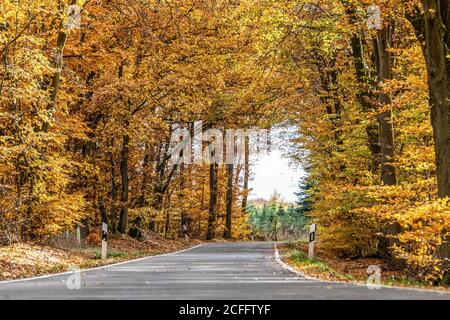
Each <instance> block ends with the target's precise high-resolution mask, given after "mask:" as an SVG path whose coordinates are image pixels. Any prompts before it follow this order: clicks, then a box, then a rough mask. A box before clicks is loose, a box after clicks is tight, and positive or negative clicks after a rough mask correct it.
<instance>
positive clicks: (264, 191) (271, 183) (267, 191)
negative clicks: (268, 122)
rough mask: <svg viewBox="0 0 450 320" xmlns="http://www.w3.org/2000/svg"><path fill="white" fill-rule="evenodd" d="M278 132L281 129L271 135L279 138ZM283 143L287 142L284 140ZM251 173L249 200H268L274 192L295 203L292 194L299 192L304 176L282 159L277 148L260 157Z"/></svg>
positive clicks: (298, 167)
mask: <svg viewBox="0 0 450 320" xmlns="http://www.w3.org/2000/svg"><path fill="white" fill-rule="evenodd" d="M280 130H283V129H277V130H276V131H275V132H274V133H273V134H274V135H278V136H279V135H280V133H281V131H280ZM271 136H272V135H271ZM282 139H283V138H282ZM283 141H284V142H286V141H287V140H286V139H285V138H284V140H283ZM253 161H255V160H252V162H253ZM251 173H252V181H250V188H252V191H251V193H250V195H249V199H250V200H255V199H259V198H262V199H266V200H268V199H269V198H270V196H271V195H272V194H273V193H274V192H275V191H277V192H278V193H280V194H281V196H282V198H283V199H284V200H285V201H288V202H295V201H296V200H297V197H296V196H295V194H294V193H295V192H298V191H299V187H298V185H299V182H300V180H301V178H302V177H303V176H304V171H303V169H302V167H300V166H296V165H291V164H290V163H289V159H287V158H284V157H283V153H282V151H280V150H279V149H278V148H275V149H274V150H272V151H271V152H270V153H269V154H268V155H264V156H262V157H261V156H260V157H259V159H257V161H256V164H255V165H253V166H252V168H251Z"/></svg>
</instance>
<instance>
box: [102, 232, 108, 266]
mask: <svg viewBox="0 0 450 320" xmlns="http://www.w3.org/2000/svg"><path fill="white" fill-rule="evenodd" d="M107 241H108V225H107V224H106V223H103V224H102V260H105V259H106V257H107V255H108V253H107V252H108V242H107Z"/></svg>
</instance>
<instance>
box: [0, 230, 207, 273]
mask: <svg viewBox="0 0 450 320" xmlns="http://www.w3.org/2000/svg"><path fill="white" fill-rule="evenodd" d="M199 243H200V241H198V240H191V241H190V242H189V243H186V242H185V241H184V239H179V240H168V239H164V238H163V237H160V236H158V235H156V234H152V235H146V236H145V237H144V240H143V241H137V240H135V239H133V238H131V237H129V236H112V237H110V239H109V241H108V258H107V259H106V260H101V259H100V251H101V248H100V245H99V244H90V245H85V246H69V247H60V246H54V245H48V244H42V243H23V242H22V243H14V244H12V245H9V246H0V281H3V280H15V279H23V278H28V277H33V276H41V275H48V274H54V273H58V272H66V271H70V270H73V268H80V269H84V268H92V267H99V266H103V265H108V264H113V263H117V262H122V261H127V260H132V259H137V258H141V257H145V256H152V255H158V254H164V253H169V252H174V251H178V250H183V249H186V248H189V247H192V246H195V245H197V244H199Z"/></svg>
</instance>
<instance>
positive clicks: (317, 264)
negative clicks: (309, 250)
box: [286, 249, 354, 281]
mask: <svg viewBox="0 0 450 320" xmlns="http://www.w3.org/2000/svg"><path fill="white" fill-rule="evenodd" d="M286 258H287V260H288V262H289V264H291V265H293V266H295V267H297V269H299V270H300V271H302V272H304V273H306V274H309V275H312V276H317V275H320V276H321V277H326V278H327V280H330V279H333V280H339V281H345V280H354V278H353V276H352V275H350V274H342V273H340V272H338V271H336V270H334V269H333V268H331V267H330V266H328V265H327V264H326V263H325V262H322V261H320V260H319V259H317V258H314V259H310V258H308V255H307V254H306V253H305V252H304V251H300V250H298V249H291V250H290V251H289V252H288V254H287V256H286Z"/></svg>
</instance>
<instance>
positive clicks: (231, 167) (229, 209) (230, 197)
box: [223, 164, 234, 239]
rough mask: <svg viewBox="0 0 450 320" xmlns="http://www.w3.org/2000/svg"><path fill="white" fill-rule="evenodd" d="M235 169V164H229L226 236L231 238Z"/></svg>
mask: <svg viewBox="0 0 450 320" xmlns="http://www.w3.org/2000/svg"><path fill="white" fill-rule="evenodd" d="M233 171H234V165H233V164H227V195H226V207H227V208H226V210H227V211H226V220H225V231H224V234H223V236H224V238H226V239H231V238H232V234H231V227H232V225H231V224H232V211H233Z"/></svg>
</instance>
